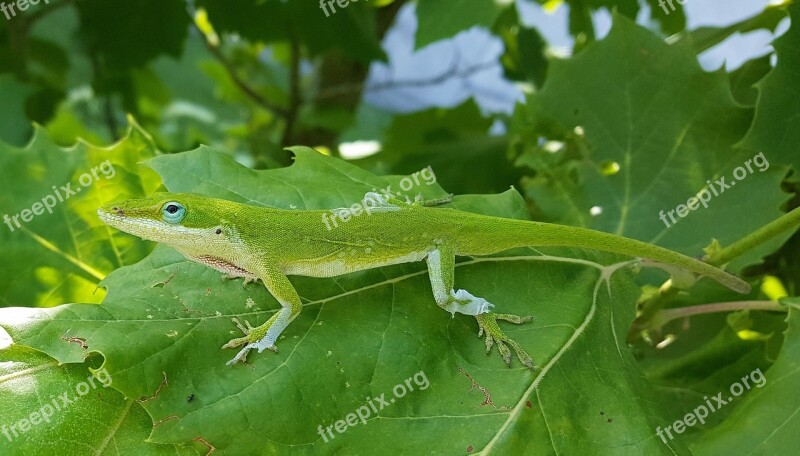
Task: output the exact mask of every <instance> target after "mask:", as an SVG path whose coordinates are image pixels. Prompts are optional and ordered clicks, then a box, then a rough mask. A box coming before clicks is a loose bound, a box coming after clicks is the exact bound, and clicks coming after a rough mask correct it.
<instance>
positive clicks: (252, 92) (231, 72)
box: [192, 18, 289, 117]
mask: <svg viewBox="0 0 800 456" xmlns="http://www.w3.org/2000/svg"><path fill="white" fill-rule="evenodd" d="M192 26H193V27H194V29H195V30H196V31H197V33H199V34H200V39H202V40H203V44H205V46H206V49H208V51H209V52H210V53H211V55H213V56H214V58H216V59H217V61H219V63H221V64H222V66H223V67H224V68H225V71H226V72H227V73H228V76H230V78H231V80H232V81H233V83H234V84H235V85H236V87H238V88H239V90H241V91H242V92H243V93H244V94H245V95H247V96H248V97H249V98H250V99H251V100H252V101H253V102H254V103H256V104H257V105H259V106H261V107H262V108H264V109H266V110H268V111H272V112H274V113H275V114H278V115H279V116H281V117H287V116H288V115H289V110H287V109H285V108H282V107H280V106H277V105H275V104H273V103H272V102H270V101H269V100H267V99H266V98H264V97H263V96H262V95H261V94H260V93H258V91H257V90H256V89H254V88H253V87H251V86H250V85H249V84H248V83H247V82H246V81H245V80H244V79H242V78H241V77H240V76H239V73H238V72H237V71H236V68H235V67H234V66H233V63H231V62H230V60H228V59H227V58H226V57H225V55H224V54H223V53H222V50H221V49H220V48H219V46H218V45H216V44H213V43H211V42H210V41H208V39H207V38H206V35H205V34H204V33H203V31H202V30H200V27H198V26H197V24H196V23H195V22H194V18H192Z"/></svg>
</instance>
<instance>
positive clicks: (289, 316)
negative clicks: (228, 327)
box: [222, 264, 303, 366]
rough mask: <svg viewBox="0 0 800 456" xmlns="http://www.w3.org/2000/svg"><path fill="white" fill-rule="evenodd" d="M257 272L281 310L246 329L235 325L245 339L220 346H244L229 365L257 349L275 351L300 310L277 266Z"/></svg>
mask: <svg viewBox="0 0 800 456" xmlns="http://www.w3.org/2000/svg"><path fill="white" fill-rule="evenodd" d="M259 269H260V270H259V274H258V276H259V278H260V279H261V280H262V281H263V282H264V286H266V287H267V290H268V291H269V292H270V294H272V296H273V297H275V299H277V300H278V302H279V303H280V304H281V309H280V310H279V311H278V312H277V313H276V314H275V315H273V316H272V317H271V318H270V319H269V320H267V322H266V323H264V324H263V325H261V326H258V327H255V328H252V327H250V324H249V323H248V324H247V327H246V328H243V327H242V326H241V325H238V326H239V328H240V329H241V330H242V331H243V332H244V333H245V336H244V337H239V338H236V339H232V340H231V341H230V342H228V343H227V344H225V345H223V346H222V348H236V347H240V346H242V345H244V347H243V348H242V349H241V350H239V353H237V354H236V356H234V357H233V359H231V360H230V361H228V365H229V366H230V365H233V364H236V363H237V362H239V361H241V362H244V361H245V359H246V357H247V353H248V352H249V351H250V350H252V349H254V348H255V349H258V352H259V353H261V352H263V351H264V350H272V351H275V352H277V351H278V349H277V348H276V347H275V341H277V340H278V337H280V335H281V333H282V332H283V330H284V329H286V327H287V326H288V325H289V323H291V321H292V320H294V319H295V318H296V317H297V315H299V314H300V310H301V309H302V308H303V306H302V304H301V302H300V297H299V296H298V295H297V291H295V289H294V286H292V283H291V282H290V281H289V279H288V278H287V277H286V275H285V274H284V273H283V271H281V269H280V268H279V267H277V266H275V265H271V264H269V265H262V266H261V267H260V268H259Z"/></svg>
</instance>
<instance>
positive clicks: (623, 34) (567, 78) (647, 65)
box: [518, 15, 790, 271]
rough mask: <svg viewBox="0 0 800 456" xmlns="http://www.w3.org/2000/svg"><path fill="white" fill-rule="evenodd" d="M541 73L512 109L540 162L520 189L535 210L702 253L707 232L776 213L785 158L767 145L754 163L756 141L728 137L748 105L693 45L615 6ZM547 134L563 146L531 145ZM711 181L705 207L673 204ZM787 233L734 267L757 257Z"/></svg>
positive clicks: (746, 225) (533, 158) (742, 229)
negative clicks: (606, 19)
mask: <svg viewBox="0 0 800 456" xmlns="http://www.w3.org/2000/svg"><path fill="white" fill-rule="evenodd" d="M548 71H549V73H548V79H547V82H546V83H545V86H544V88H543V89H542V91H541V92H539V93H536V94H534V95H532V96H531V97H530V99H529V102H528V105H527V106H526V107H524V108H523V109H524V112H520V113H518V123H519V125H520V130H521V131H523V132H524V133H523V135H522V136H521V143H520V144H519V146H518V150H519V151H520V153H521V157H520V163H521V164H522V165H525V166H527V167H529V168H532V169H533V170H534V172H535V174H534V175H533V176H532V177H531V178H530V179H529V180H527V181H526V183H525V188H526V193H527V196H529V197H530V198H531V199H532V200H533V202H534V203H535V204H536V205H537V207H538V208H539V209H540V210H541V217H542V218H544V219H548V220H555V221H558V222H562V223H567V224H576V225H583V226H590V227H593V228H595V229H600V230H604V231H609V232H612V233H617V234H623V235H627V236H629V237H633V238H638V239H642V240H646V241H649V242H652V243H656V244H659V245H662V246H665V247H668V248H671V249H674V250H678V251H681V252H683V253H686V254H689V255H692V256H698V255H702V252H703V250H702V249H703V248H704V247H705V246H707V245H708V244H709V243H710V242H711V240H712V238H716V239H718V240H719V241H720V242H721V243H722V244H723V245H727V244H730V243H732V242H734V241H736V240H738V239H739V238H741V237H742V236H744V235H746V234H748V233H750V232H751V231H753V230H755V229H756V228H758V227H760V226H762V225H764V224H766V223H768V222H770V221H772V220H773V219H775V218H777V217H779V216H780V215H781V214H782V211H781V206H782V204H783V203H785V202H786V200H787V199H788V196H787V195H786V194H785V193H783V192H782V191H781V188H780V183H781V181H782V180H783V178H784V176H785V175H786V172H787V166H786V164H787V163H788V162H789V160H788V159H787V157H786V156H785V155H783V154H779V153H778V152H774V153H770V152H769V151H766V155H764V156H762V157H759V158H756V159H755V162H754V157H755V156H756V155H757V154H758V153H759V152H758V151H757V150H751V149H746V148H742V147H738V148H737V147H735V145H736V143H737V142H738V141H739V140H740V139H741V137H742V134H743V132H745V131H746V130H747V126H748V125H749V122H750V120H751V111H749V110H747V109H744V108H742V107H741V106H740V105H738V104H737V103H736V102H735V101H734V100H733V98H732V96H731V91H730V85H729V82H728V80H727V77H726V75H725V74H723V73H721V72H717V73H711V74H709V73H705V72H703V71H702V70H701V68H700V66H699V65H698V63H697V60H696V57H695V55H694V52H693V50H692V49H691V48H690V47H689V46H688V45H686V44H680V43H679V44H676V45H673V46H669V45H667V44H665V43H664V42H663V41H662V40H661V39H660V38H659V37H657V36H655V35H654V34H652V33H651V32H649V31H647V30H646V29H643V28H641V27H639V26H637V25H635V24H634V23H633V22H631V21H630V20H628V19H627V18H625V17H622V16H619V15H615V17H614V27H613V29H612V31H611V33H610V34H609V36H608V37H607V38H606V39H604V40H603V41H600V42H596V43H592V44H590V45H589V46H587V47H586V49H584V50H583V51H582V52H581V53H580V54H578V55H576V56H575V57H574V58H572V59H569V60H563V61H555V62H553V63H552V64H551V66H550V69H549V70H548ZM542 137H544V138H548V139H554V140H560V141H562V142H564V143H566V145H565V146H564V147H563V148H562V150H560V151H558V147H557V146H556V147H553V146H554V145H555V144H556V143H548V144H545V145H544V146H540V145H537V143H536V140H537V138H542ZM553 151H555V153H552V152H553ZM762 158H763V161H762ZM748 160H749V162H748ZM746 166H749V168H750V170H751V171H752V172H750V171H748V169H747V168H746ZM737 170H738V171H737ZM742 171H743V173H742ZM734 172H737V173H739V174H738V176H739V177H742V179H741V180H737V179H735V178H734ZM720 178H724V179H725V182H724V184H725V185H727V186H729V188H727V189H726V190H724V189H723V185H722V183H719V184H717V181H718V180H719V179H720ZM707 182H711V185H712V186H713V187H714V190H713V192H716V193H719V195H718V196H714V195H713V192H712V191H711V190H710V189H708V190H705V192H704V193H703V195H704V196H707V197H708V198H706V199H707V200H708V202H707V203H706V204H707V208H706V207H704V206H703V205H701V204H699V202H697V201H695V204H696V207H697V208H696V210H693V211H689V210H686V209H687V208H686V207H684V208H683V209H684V210H686V212H687V213H688V214H686V216H685V218H681V217H680V216H679V215H678V214H679V212H678V209H677V208H678V206H679V205H684V206H686V204H687V202H688V201H689V199H690V198H692V197H695V196H697V195H698V194H700V193H701V192H703V190H704V188H706V187H707V186H708V184H707ZM723 191H724V193H723ZM661 211H663V215H664V218H665V220H666V222H665V221H664V220H662V219H661V217H660V215H661ZM670 211H672V215H671V217H672V218H674V221H675V223H673V220H672V219H670V214H669V212H670ZM789 234H790V233H784V234H783V235H782V236H779V237H778V238H777V239H775V240H774V241H772V242H770V243H767V244H764V245H762V246H761V247H760V248H758V249H755V250H753V251H751V252H748V254H747V255H745V256H743V257H742V258H740V259H738V260H737V261H735V262H734V263H733V264H732V265H731V266H730V267H731V269H732V270H734V271H735V270H739V269H741V268H742V267H743V266H745V265H748V264H753V263H756V262H759V261H760V259H761V257H762V256H764V255H765V254H767V253H770V252H773V251H774V250H775V248H776V247H777V246H779V245H780V244H781V243H782V242H783V241H785V240H786V239H787V238H788V235H789Z"/></svg>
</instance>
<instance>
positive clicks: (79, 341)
mask: <svg viewBox="0 0 800 456" xmlns="http://www.w3.org/2000/svg"><path fill="white" fill-rule="evenodd" d="M61 339H62V340H66V341H67V342H70V343H74V344H78V345H80V346H81V348H82V349H84V350H86V349H87V348H89V346H88V345H86V339H83V338H80V337H62V338H61Z"/></svg>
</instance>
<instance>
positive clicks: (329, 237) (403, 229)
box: [98, 193, 750, 367]
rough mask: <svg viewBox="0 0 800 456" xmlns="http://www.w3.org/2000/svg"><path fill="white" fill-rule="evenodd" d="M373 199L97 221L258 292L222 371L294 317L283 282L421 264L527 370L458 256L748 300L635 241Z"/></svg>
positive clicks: (218, 203) (183, 201)
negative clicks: (594, 266)
mask: <svg viewBox="0 0 800 456" xmlns="http://www.w3.org/2000/svg"><path fill="white" fill-rule="evenodd" d="M371 195H374V194H371ZM374 197H375V199H376V201H377V204H376V205H375V206H376V207H374V208H372V210H371V213H370V214H369V215H366V214H365V215H361V216H354V217H353V218H351V219H349V220H348V221H347V222H346V223H338V224H337V225H338V226H336V227H332V226H333V224H332V223H331V222H330V221H327V220H329V219H330V218H331V211H327V210H326V211H320V210H317V211H299V210H284V209H275V208H267V207H256V206H249V205H245V204H239V203H234V202H231V201H226V200H220V199H214V198H209V197H206V196H202V195H197V194H187V193H159V194H155V195H152V196H150V197H148V198H143V199H136V200H128V201H124V202H121V203H116V204H112V205H109V206H105V207H103V208H101V209H99V210H98V215H99V216H100V218H101V219H102V220H103V221H104V222H106V223H107V224H109V225H111V226H113V227H116V228H118V229H120V230H122V231H125V232H128V233H131V234H134V235H137V236H139V237H142V238H144V239H149V240H152V241H156V242H161V243H164V244H167V245H169V246H171V247H173V248H175V249H177V250H178V251H180V252H181V253H183V254H184V255H185V256H186V257H187V258H189V259H191V260H193V261H197V262H199V263H202V264H205V265H207V266H209V267H212V268H215V269H217V270H219V271H222V272H224V273H226V274H228V275H230V276H233V277H244V278H245V279H247V280H255V279H261V280H262V281H263V282H264V285H265V286H266V287H267V289H268V290H269V292H270V293H271V294H272V295H273V296H274V297H275V298H276V299H277V300H278V302H279V303H280V304H281V306H283V307H282V309H281V311H279V312H278V313H276V314H275V315H273V317H272V318H270V320H269V321H268V322H267V323H265V324H263V325H261V326H259V327H258V328H250V327H249V325H248V327H247V328H242V330H243V331H244V332H245V337H241V338H238V339H234V340H232V341H230V342H229V343H228V344H226V345H225V346H224V347H225V348H234V347H239V346H241V345H244V348H242V349H241V350H240V351H239V353H238V354H237V355H236V357H235V358H234V359H232V360H231V362H229V364H232V363H235V362H237V361H244V359H245V357H246V355H247V353H248V351H249V350H251V349H253V348H257V349H258V351H259V352H261V351H263V350H265V349H271V350H275V345H274V343H275V341H276V340H277V338H278V336H280V333H281V332H282V331H283V330H284V329H285V328H286V326H287V325H288V324H289V323H290V322H291V321H292V320H293V319H294V318H295V317H296V316H297V315H298V314H299V313H300V309H301V307H302V306H301V303H300V298H299V297H298V295H297V292H296V291H295V289H294V287H293V286H292V284H291V283H290V282H289V280H288V278H287V275H304V276H311V277H333V276H338V275H342V274H346V273H349V272H354V271H360V270H364V269H371V268H377V267H381V266H387V265H392V264H398V263H405V262H411V261H421V260H423V259H424V260H426V262H427V264H428V271H429V275H430V279H431V286H432V288H433V294H434V298H435V300H436V302H437V304H439V306H441V307H442V308H444V309H445V310H448V311H450V312H451V313H455V312H459V313H463V314H467V315H473V316H475V317H476V319H477V320H478V325H479V327H480V329H481V334H482V333H483V332H484V331H485V332H486V346H487V351H488V350H489V349H490V348H491V347H492V345H493V343H494V342H497V344H498V349H499V350H500V353H501V355H502V356H503V359H504V360H505V361H506V363H509V364H510V362H511V353H510V351H509V349H508V348H507V347H506V346H505V344H506V343H507V344H509V345H511V347H512V348H514V350H515V352H516V354H517V356H518V357H519V358H520V360H521V361H522V363H523V364H525V365H526V366H529V367H533V361H532V360H531V358H530V356H528V354H527V353H526V352H525V351H524V350H523V349H522V347H520V346H519V344H517V343H516V342H514V341H513V340H511V339H509V338H508V337H507V336H506V335H505V334H504V333H503V332H502V331H501V330H500V328H499V326H498V324H497V320H504V321H509V322H511V323H516V324H521V323H524V322H526V321H529V319H530V317H524V318H523V317H518V316H515V315H507V314H495V313H493V312H491V311H490V309H491V307H493V306H492V304H490V303H488V302H487V301H485V300H484V299H482V298H478V297H475V296H472V295H471V294H469V293H468V292H466V291H464V290H458V291H455V290H454V289H453V285H454V271H455V257H456V256H457V255H461V256H481V255H491V254H495V253H499V252H502V251H505V250H509V249H513V248H517V247H536V246H566V247H578V248H587V249H595V250H601V251H606V252H613V253H619V254H625V255H631V256H635V257H641V258H647V259H650V260H655V261H657V262H661V263H665V264H667V265H672V266H677V267H680V268H683V269H686V270H688V271H691V272H693V273H696V274H698V275H701V276H708V277H711V278H713V279H714V280H717V281H718V282H720V283H721V284H723V285H725V286H727V287H729V288H731V289H733V290H736V291H738V292H742V293H746V292H748V291H749V290H750V286H749V285H748V284H747V283H746V282H744V281H742V280H741V279H739V278H737V277H735V276H733V275H730V274H728V273H726V272H725V271H722V270H720V269H717V268H715V267H713V266H710V265H708V264H706V263H703V262H701V261H697V260H695V259H692V258H689V257H687V256H685V255H681V254H679V253H676V252H672V251H670V250H666V249H663V248H661V247H657V246H654V245H650V244H647V243H644V242H640V241H636V240H633V239H628V238H624V237H620V236H615V235H612V234H608V233H603V232H599V231H593V230H588V229H583V228H576V227H569V226H561V225H552V224H548V223H539V222H529V221H521V220H512V219H504V218H498V217H489V216H484V215H478V214H472V213H467V212H461V211H457V210H453V209H447V208H429V207H425V206H423V205H422V204H406V203H403V202H401V201H396V200H390V201H386V200H385V199H381V198H380V197H379V196H378V195H374ZM172 211H174V212H175V213H174V214H173V213H172ZM331 228H332V229H331ZM240 327H241V326H240Z"/></svg>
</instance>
